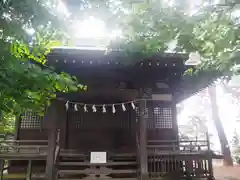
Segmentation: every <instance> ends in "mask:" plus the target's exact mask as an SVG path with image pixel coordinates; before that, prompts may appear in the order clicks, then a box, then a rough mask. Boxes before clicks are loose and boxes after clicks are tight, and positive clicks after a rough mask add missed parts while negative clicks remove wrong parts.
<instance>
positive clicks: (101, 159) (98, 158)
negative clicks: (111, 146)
mask: <svg viewBox="0 0 240 180" xmlns="http://www.w3.org/2000/svg"><path fill="white" fill-rule="evenodd" d="M90 163H93V164H103V163H107V153H106V152H91V157H90Z"/></svg>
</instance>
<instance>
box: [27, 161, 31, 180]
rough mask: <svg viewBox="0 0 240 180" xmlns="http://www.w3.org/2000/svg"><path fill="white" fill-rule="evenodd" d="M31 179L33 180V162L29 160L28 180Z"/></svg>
mask: <svg viewBox="0 0 240 180" xmlns="http://www.w3.org/2000/svg"><path fill="white" fill-rule="evenodd" d="M31 179H32V160H29V161H28V168H27V177H26V180H31Z"/></svg>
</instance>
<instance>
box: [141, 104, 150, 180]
mask: <svg viewBox="0 0 240 180" xmlns="http://www.w3.org/2000/svg"><path fill="white" fill-rule="evenodd" d="M145 110H146V101H145V100H140V104H139V146H140V147H139V151H140V179H141V180H145V179H148V156H147V121H146V119H145Z"/></svg>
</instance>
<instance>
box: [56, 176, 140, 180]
mask: <svg viewBox="0 0 240 180" xmlns="http://www.w3.org/2000/svg"><path fill="white" fill-rule="evenodd" d="M84 179H86V180H87V179H88V178H82V179H76V178H58V180H84ZM137 179H138V178H110V177H109V178H108V179H107V180H137ZM89 180H91V179H89ZM97 180H106V178H98V179H97Z"/></svg>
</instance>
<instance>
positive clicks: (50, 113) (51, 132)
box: [45, 100, 61, 180]
mask: <svg viewBox="0 0 240 180" xmlns="http://www.w3.org/2000/svg"><path fill="white" fill-rule="evenodd" d="M60 105H61V104H60V103H59V101H57V100H55V101H54V102H52V104H51V106H50V107H49V108H48V109H47V112H46V116H45V120H46V121H47V124H48V126H47V127H48V151H47V153H48V154H47V163H46V169H45V172H46V177H47V180H54V179H55V178H56V176H55V149H56V140H57V119H58V113H59V111H58V109H59V106H60Z"/></svg>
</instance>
